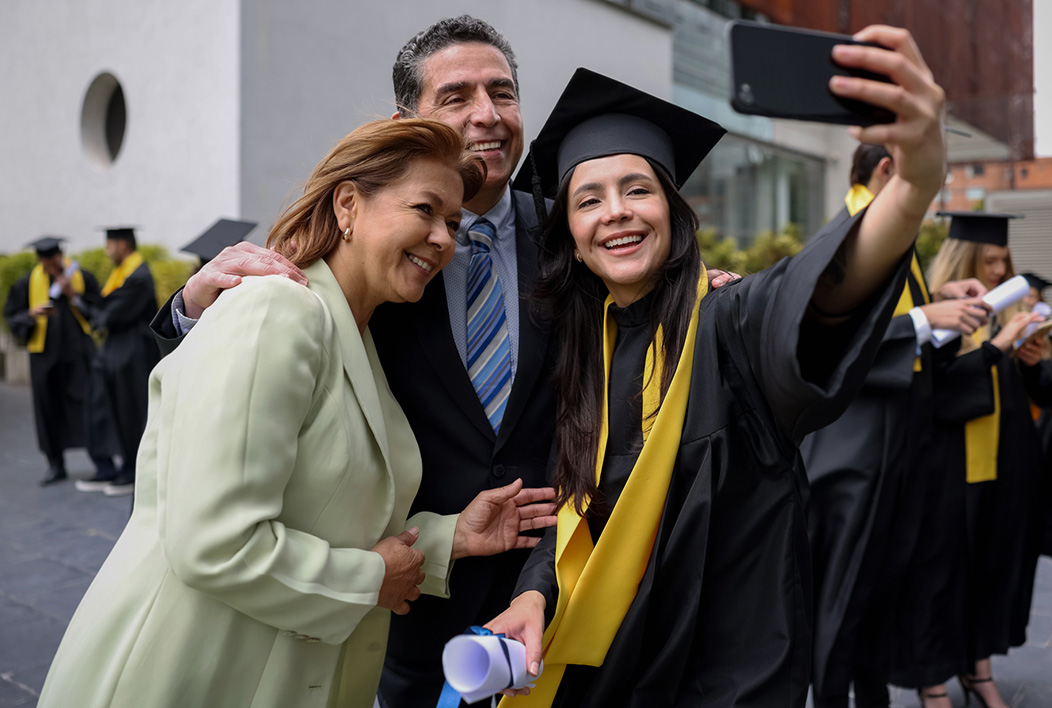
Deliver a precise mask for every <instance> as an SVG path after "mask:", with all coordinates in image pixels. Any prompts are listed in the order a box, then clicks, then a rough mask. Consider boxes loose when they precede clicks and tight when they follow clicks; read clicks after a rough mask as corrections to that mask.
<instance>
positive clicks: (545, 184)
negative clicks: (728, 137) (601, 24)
mask: <svg viewBox="0 0 1052 708" xmlns="http://www.w3.org/2000/svg"><path fill="white" fill-rule="evenodd" d="M726 132H727V131H726V130H724V129H723V127H722V126H720V125H719V124H717V123H714V122H712V121H711V120H709V119H707V118H702V117H701V116H699V115H698V114H697V113H693V112H691V111H688V110H687V109H685V108H681V107H680V106H677V105H675V104H672V103H669V102H668V101H663V100H662V99H660V98H657V97H655V96H651V95H650V94H648V93H644V92H643V91H640V90H639V89H636V88H633V87H631V86H628V85H627V84H623V83H621V82H620V81H615V80H614V79H611V78H609V77H607V76H603V75H602V74H597V73H596V72H594V71H589V70H588V69H578V70H577V71H576V72H574V75H573V77H571V78H570V82H569V83H568V84H566V88H565V89H563V93H562V96H560V97H559V100H558V102H557V103H556V104H555V108H553V109H552V113H551V115H550V116H548V120H547V121H546V122H545V123H544V127H542V128H541V132H540V133H539V134H538V135H537V139H536V140H534V141H533V142H532V143H530V155H529V158H530V159H529V160H528V161H527V163H526V165H527V166H524V167H523V169H522V170H520V171H519V174H518V175H517V176H516V178H515V181H514V182H513V183H512V186H513V187H514V188H515V189H518V190H520V191H525V192H533V193H534V198H535V199H537V198H538V196H539V195H540V196H545V197H553V196H555V193H556V191H557V190H558V187H559V183H560V182H561V181H562V180H563V179H564V178H565V177H566V176H567V174H569V173H570V171H571V170H572V169H573V168H574V167H576V166H577V165H579V164H581V163H582V162H585V161H587V160H594V159H596V158H599V157H608V156H610V155H620V154H626V153H627V154H631V155H639V156H641V157H646V158H650V159H651V160H652V161H654V162H656V163H657V164H659V165H661V167H662V168H664V169H665V171H666V172H667V173H668V175H669V177H671V178H672V181H673V182H674V183H675V185H676V186H677V187H681V186H683V183H684V182H686V181H687V178H688V177H690V175H691V173H693V172H694V170H695V169H696V168H697V166H698V165H699V164H700V163H701V161H702V159H704V157H705V156H706V155H708V154H709V151H710V150H712V148H713V146H715V145H716V143H717V142H719V140H720V138H722V137H723V135H724V133H726ZM529 165H532V170H531V169H529V167H528V166H529Z"/></svg>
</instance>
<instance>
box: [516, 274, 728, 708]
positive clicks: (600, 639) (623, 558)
mask: <svg viewBox="0 0 1052 708" xmlns="http://www.w3.org/2000/svg"><path fill="white" fill-rule="evenodd" d="M708 285H709V279H708V276H707V274H706V273H705V269H704V267H702V273H701V278H700V279H699V281H698V299H697V302H696V303H695V307H694V313H693V314H692V315H691V318H690V326H689V327H688V329H687V336H686V339H685V341H684V342H683V353H682V354H681V355H680V358H679V364H678V365H677V367H676V372H675V374H673V376H672V382H671V383H670V384H669V388H668V392H667V393H666V395H665V400H664V403H662V405H661V407H660V409H658V403H659V401H660V395H661V394H660V391H661V376H662V370H663V366H664V350H663V345H662V334H661V330H660V328H659V330H658V333H657V337H656V341H655V342H654V343H652V344H651V346H650V347H649V348H648V349H647V357H646V367H645V371H644V378H643V380H644V388H643V440H644V443H643V449H642V450H641V451H640V453H639V457H638V458H637V459H636V463H635V465H634V466H633V468H632V473H631V474H630V475H629V478H628V482H627V483H626V484H625V488H624V490H623V491H622V492H621V496H620V497H619V498H618V501H617V503H616V504H615V505H614V509H613V511H612V513H611V514H610V519H609V521H608V522H607V524H606V527H605V528H604V529H603V533H602V535H601V536H600V537H599V543H598V544H596V545H594V546H593V544H592V534H591V531H590V530H589V528H588V522H587V521H586V520H585V518H584V517H582V516H580V515H578V514H577V512H576V511H575V510H574V505H573V504H565V505H563V506H562V507H561V508H560V509H559V514H558V517H559V521H558V534H557V540H556V550H555V575H556V578H557V580H558V583H559V599H558V602H557V603H556V606H555V615H554V617H553V619H552V622H551V624H549V625H548V629H547V630H546V631H545V632H544V638H543V639H542V641H541V645H542V646H543V647H544V672H543V673H542V674H541V676H540V678H538V679H537V683H536V686H535V687H534V688H533V689H531V691H530V695H529V696H516V697H514V698H510V697H505V698H504V699H502V700H501V703H500V705H501V706H502V708H508V707H509V706H530V708H533V707H539V706H550V705H551V704H552V701H553V700H554V698H555V694H556V692H557V691H558V689H559V683H560V682H561V681H562V677H563V673H564V672H565V671H566V667H567V665H568V664H581V665H585V666H599V665H600V664H602V663H603V660H604V659H605V658H606V653H607V651H608V650H609V649H610V644H611V642H613V640H614V635H615V634H617V630H618V629H619V628H620V627H621V622H622V621H623V620H624V618H625V614H627V612H628V609H629V607H630V606H631V604H632V602H633V600H635V597H636V591H637V590H638V588H639V582H640V581H641V580H642V579H643V574H644V572H645V571H646V568H647V563H648V562H649V561H650V552H651V550H652V549H653V547H654V540H655V539H656V537H657V531H658V525H659V523H660V522H661V514H662V511H663V510H664V506H665V498H666V496H667V495H668V487H669V482H670V481H671V479H672V468H673V466H674V464H675V461H676V455H677V454H678V453H679V442H680V436H681V435H682V434H683V421H684V420H685V418H686V411H687V400H688V398H689V395H690V375H691V370H692V368H693V365H694V341H695V339H696V337H697V331H698V304H699V303H700V302H701V299H702V298H703V297H704V296H705V293H706V292H707V291H708ZM612 304H613V298H612V297H608V298H607V299H606V304H605V305H604V309H603V312H604V321H603V361H604V365H605V368H606V380H605V390H606V391H607V395H608V393H609V390H610V365H611V362H612V360H613V354H614V343H615V342H616V340H617V323H616V322H615V321H614V320H613V318H612V317H611V316H610V306H611V305H612ZM605 399H606V396H604V401H603V417H602V427H601V428H600V434H599V449H598V454H597V455H596V463H595V474H596V479H597V480H598V478H599V475H600V474H601V472H602V469H603V458H604V456H605V453H606V443H607V435H608V414H609V406H608V401H607V400H605ZM655 410H656V411H657V415H654V411H655Z"/></svg>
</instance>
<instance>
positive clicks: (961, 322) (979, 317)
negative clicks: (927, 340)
mask: <svg viewBox="0 0 1052 708" xmlns="http://www.w3.org/2000/svg"><path fill="white" fill-rule="evenodd" d="M989 310H990V306H989V305H987V304H986V303H984V302H983V301H982V300H981V299H980V298H977V297H975V298H969V299H967V300H942V301H940V302H933V303H931V304H930V305H923V306H921V312H923V313H924V316H925V317H927V318H928V322H930V323H931V326H932V328H933V329H952V330H954V331H957V332H963V333H964V334H971V333H972V332H974V331H975V330H977V329H979V328H980V327H982V326H983V325H984V324H986V318H987V317H989V316H990V315H989Z"/></svg>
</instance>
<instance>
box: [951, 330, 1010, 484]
mask: <svg viewBox="0 0 1052 708" xmlns="http://www.w3.org/2000/svg"><path fill="white" fill-rule="evenodd" d="M989 332H990V325H985V326H983V327H981V328H979V329H978V330H976V331H975V332H974V333H973V334H972V339H974V340H975V343H976V344H979V345H982V343H983V342H985V341H986V339H987V337H988V335H989ZM961 336H964V335H961ZM990 375H991V376H992V377H993V383H994V412H993V413H991V414H990V415H984V416H983V417H982V418H976V419H975V420H970V421H968V422H967V423H965V424H964V453H965V459H966V460H967V465H966V467H965V470H966V472H965V478H966V479H967V481H968V484H975V483H976V482H992V481H993V480H995V479H997V450H998V447H999V445H1000V442H1001V391H1000V387H999V385H998V381H997V366H996V365H994V366H991V367H990Z"/></svg>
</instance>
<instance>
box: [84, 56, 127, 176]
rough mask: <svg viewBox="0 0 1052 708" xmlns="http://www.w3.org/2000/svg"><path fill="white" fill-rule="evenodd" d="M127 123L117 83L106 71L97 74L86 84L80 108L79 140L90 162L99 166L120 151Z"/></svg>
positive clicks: (111, 160)
mask: <svg viewBox="0 0 1052 708" xmlns="http://www.w3.org/2000/svg"><path fill="white" fill-rule="evenodd" d="M127 122H128V114H127V108H126V107H125V105H124V89H122V88H121V84H120V82H119V81H117V77H115V76H114V75H113V74H110V73H108V72H106V73H102V74H99V75H98V76H96V77H95V78H94V80H92V82H91V85H90V86H88V91H87V93H86V94H84V105H83V106H82V107H81V111H80V139H81V142H83V143H84V151H85V152H86V153H88V157H90V158H91V159H92V161H93V162H95V163H96V164H98V165H99V166H101V167H109V166H110V165H112V164H113V161H114V160H116V159H117V154H118V153H119V152H120V151H121V144H122V143H123V142H124V131H125V128H126V127H127Z"/></svg>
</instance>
